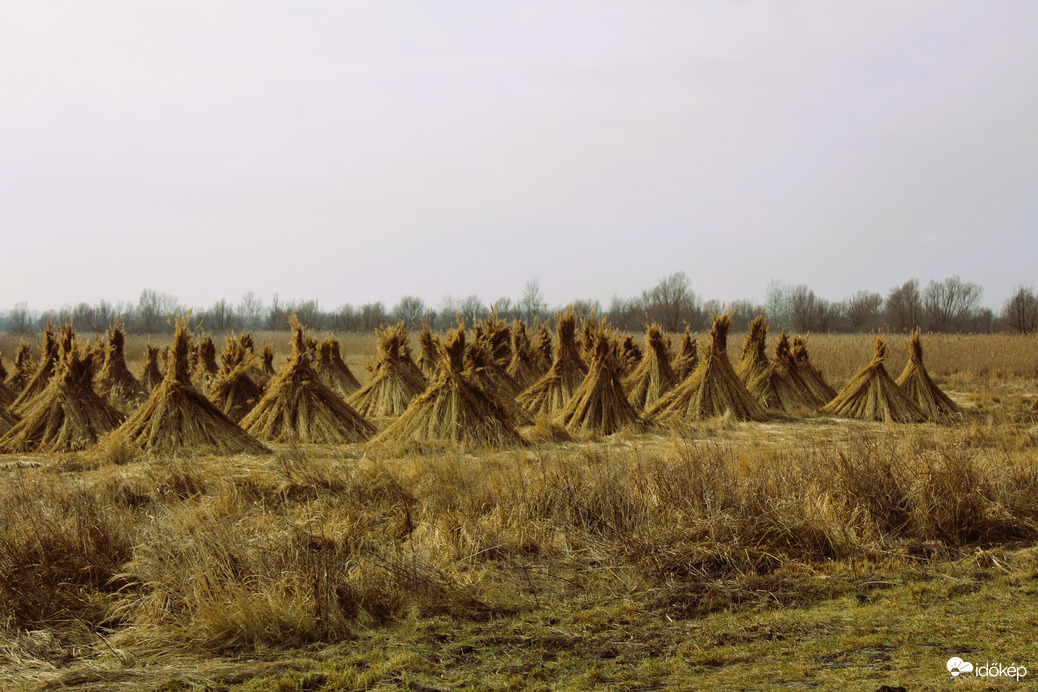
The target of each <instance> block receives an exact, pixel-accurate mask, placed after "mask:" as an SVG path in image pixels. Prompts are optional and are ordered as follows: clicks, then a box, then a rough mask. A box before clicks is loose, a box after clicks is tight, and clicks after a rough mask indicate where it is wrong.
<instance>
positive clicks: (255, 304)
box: [237, 291, 263, 329]
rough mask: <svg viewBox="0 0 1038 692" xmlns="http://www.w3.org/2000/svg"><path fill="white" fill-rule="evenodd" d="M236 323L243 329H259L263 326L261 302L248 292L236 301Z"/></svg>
mask: <svg viewBox="0 0 1038 692" xmlns="http://www.w3.org/2000/svg"><path fill="white" fill-rule="evenodd" d="M237 312H238V321H239V322H240V323H241V325H242V327H243V328H244V329H259V328H260V327H262V326H263V301H262V300H260V299H259V298H257V297H256V294H255V293H253V292H252V291H249V292H248V293H246V294H245V295H243V296H242V297H241V300H240V301H238V308H237Z"/></svg>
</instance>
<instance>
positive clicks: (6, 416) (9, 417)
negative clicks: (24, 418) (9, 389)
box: [0, 405, 19, 435]
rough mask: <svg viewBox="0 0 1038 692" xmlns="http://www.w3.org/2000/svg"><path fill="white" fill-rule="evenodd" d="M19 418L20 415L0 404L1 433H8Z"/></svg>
mask: <svg viewBox="0 0 1038 692" xmlns="http://www.w3.org/2000/svg"><path fill="white" fill-rule="evenodd" d="M18 420H19V419H18V416H16V415H14V414H13V413H11V412H10V411H8V410H7V407H6V406H3V405H0V435H4V434H6V433H7V431H8V430H10V429H11V428H13V427H14V426H15V425H16V424H17V423H18Z"/></svg>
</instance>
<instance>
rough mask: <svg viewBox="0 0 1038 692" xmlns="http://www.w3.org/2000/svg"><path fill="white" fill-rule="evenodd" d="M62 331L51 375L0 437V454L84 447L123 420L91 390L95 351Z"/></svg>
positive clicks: (67, 449) (119, 413)
mask: <svg viewBox="0 0 1038 692" xmlns="http://www.w3.org/2000/svg"><path fill="white" fill-rule="evenodd" d="M66 329H67V332H66V338H63V339H62V347H61V351H60V353H59V355H58V358H57V363H56V365H55V372H54V375H53V377H51V378H50V380H49V382H48V384H47V386H46V388H44V390H43V392H41V393H40V394H39V395H38V396H36V397H34V398H33V399H32V401H31V402H30V404H29V406H28V408H26V409H25V410H24V412H23V413H22V416H21V420H20V421H18V422H17V423H15V425H13V426H12V427H11V428H10V430H8V431H7V432H6V433H5V434H4V435H3V437H0V452H64V451H72V450H78V449H84V448H86V447H89V446H91V445H93V444H94V443H95V442H97V440H98V439H99V438H100V437H101V436H102V435H104V434H105V433H108V432H110V431H112V430H114V429H115V428H116V427H117V426H118V425H119V424H120V423H121V422H122V421H123V418H124V416H123V414H122V413H121V412H119V411H118V410H116V409H115V408H114V407H113V406H111V405H110V404H109V403H108V402H107V401H105V400H104V399H102V398H101V397H100V396H99V395H98V394H97V393H96V392H95V391H94V389H93V386H92V379H93V368H92V367H91V361H92V360H93V354H91V353H90V352H89V351H88V349H86V348H83V347H81V346H79V344H77V343H76V341H75V339H74V338H73V335H72V330H71V327H70V326H67V327H66Z"/></svg>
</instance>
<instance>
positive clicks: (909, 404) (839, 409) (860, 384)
mask: <svg viewBox="0 0 1038 692" xmlns="http://www.w3.org/2000/svg"><path fill="white" fill-rule="evenodd" d="M886 349H887V344H886V342H885V341H883V339H880V338H877V339H876V348H875V351H874V354H873V356H872V361H870V362H869V364H868V365H866V366H865V367H863V368H862V369H861V370H859V371H858V374H857V375H855V376H854V378H853V379H852V380H851V381H850V382H848V383H847V386H846V387H844V388H843V390H842V391H841V392H840V393H839V394H837V395H836V398H835V399H833V400H832V401H830V402H829V403H828V404H826V405H825V406H823V407H822V411H823V412H824V413H832V414H834V415H837V416H846V417H848V418H858V419H861V420H871V421H881V422H886V423H920V422H922V421H924V420H926V414H924V413H923V412H922V411H920V410H919V407H918V406H916V405H915V402H913V401H912V400H911V399H909V398H908V395H907V394H905V393H904V392H903V391H902V390H901V388H900V387H898V386H897V383H896V382H894V380H893V378H891V377H890V373H888V372H887V369H886V367H885V366H884V365H883V360H884V357H885V355H886Z"/></svg>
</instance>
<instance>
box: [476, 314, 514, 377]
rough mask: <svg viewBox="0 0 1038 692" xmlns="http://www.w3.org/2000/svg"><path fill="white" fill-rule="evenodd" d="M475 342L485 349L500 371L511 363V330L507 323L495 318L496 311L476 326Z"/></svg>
mask: <svg viewBox="0 0 1038 692" xmlns="http://www.w3.org/2000/svg"><path fill="white" fill-rule="evenodd" d="M475 340H476V341H478V342H480V344H481V346H482V348H484V349H486V350H487V352H488V353H489V354H490V356H491V357H492V358H493V359H494V361H495V362H497V364H498V365H499V366H501V368H502V369H506V368H508V364H509V363H510V362H512V330H511V328H510V327H509V326H508V323H507V322H505V321H504V320H502V319H501V318H500V317H498V316H497V312H496V311H493V310H492V311H491V312H490V314H489V315H488V316H487V318H486V319H484V320H483V321H482V322H481V323H479V324H477V325H476V339H475Z"/></svg>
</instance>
